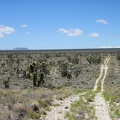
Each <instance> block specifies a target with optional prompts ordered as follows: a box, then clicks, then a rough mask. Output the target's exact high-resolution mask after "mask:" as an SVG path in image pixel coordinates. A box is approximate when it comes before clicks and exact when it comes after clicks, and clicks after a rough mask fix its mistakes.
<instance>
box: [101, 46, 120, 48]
mask: <svg viewBox="0 0 120 120" xmlns="http://www.w3.org/2000/svg"><path fill="white" fill-rule="evenodd" d="M100 48H120V46H101V47H100Z"/></svg>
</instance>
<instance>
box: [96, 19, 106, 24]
mask: <svg viewBox="0 0 120 120" xmlns="http://www.w3.org/2000/svg"><path fill="white" fill-rule="evenodd" d="M96 22H97V23H102V24H106V25H107V24H108V22H107V21H106V20H103V19H98V20H96Z"/></svg>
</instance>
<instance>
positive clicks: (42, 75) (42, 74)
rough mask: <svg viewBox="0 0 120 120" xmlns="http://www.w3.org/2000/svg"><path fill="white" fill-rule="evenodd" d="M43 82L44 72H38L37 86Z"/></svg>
mask: <svg viewBox="0 0 120 120" xmlns="http://www.w3.org/2000/svg"><path fill="white" fill-rule="evenodd" d="M41 83H42V84H43V83H44V73H43V72H42V73H40V79H39V80H38V87H39V86H40V84H41Z"/></svg>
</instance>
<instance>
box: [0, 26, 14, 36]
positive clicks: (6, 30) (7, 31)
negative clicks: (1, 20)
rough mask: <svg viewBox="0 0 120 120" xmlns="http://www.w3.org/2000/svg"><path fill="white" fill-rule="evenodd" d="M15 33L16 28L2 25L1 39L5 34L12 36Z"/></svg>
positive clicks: (0, 27) (0, 29)
mask: <svg viewBox="0 0 120 120" xmlns="http://www.w3.org/2000/svg"><path fill="white" fill-rule="evenodd" d="M14 32H15V29H14V28H11V27H8V26H4V25H0V38H2V37H4V35H5V34H12V33H14Z"/></svg>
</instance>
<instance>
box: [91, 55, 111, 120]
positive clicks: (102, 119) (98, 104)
mask: <svg viewBox="0 0 120 120" xmlns="http://www.w3.org/2000/svg"><path fill="white" fill-rule="evenodd" d="M109 60H110V57H107V58H106V59H105V61H104V64H102V65H101V70H100V76H99V78H98V79H97V80H96V82H95V86H94V88H93V91H97V88H98V83H99V82H101V92H99V93H97V94H96V95H95V99H94V102H95V103H94V107H95V115H96V117H97V120H111V118H110V115H109V105H108V104H107V102H106V101H105V98H104V96H103V91H104V81H105V78H106V76H107V70H108V63H109Z"/></svg>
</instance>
